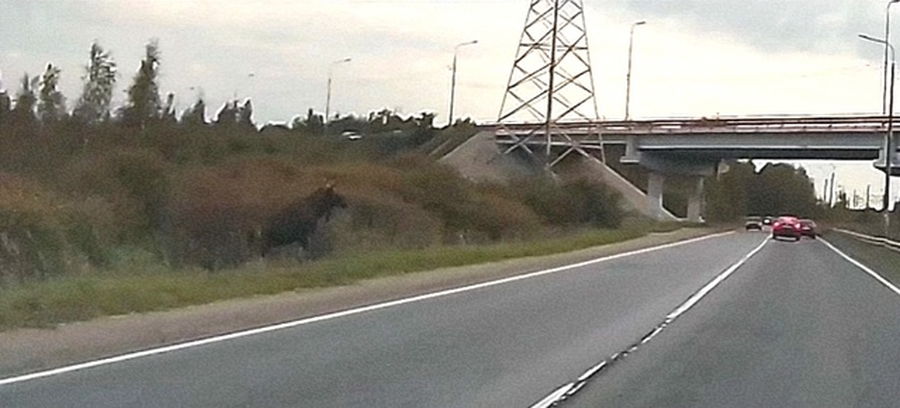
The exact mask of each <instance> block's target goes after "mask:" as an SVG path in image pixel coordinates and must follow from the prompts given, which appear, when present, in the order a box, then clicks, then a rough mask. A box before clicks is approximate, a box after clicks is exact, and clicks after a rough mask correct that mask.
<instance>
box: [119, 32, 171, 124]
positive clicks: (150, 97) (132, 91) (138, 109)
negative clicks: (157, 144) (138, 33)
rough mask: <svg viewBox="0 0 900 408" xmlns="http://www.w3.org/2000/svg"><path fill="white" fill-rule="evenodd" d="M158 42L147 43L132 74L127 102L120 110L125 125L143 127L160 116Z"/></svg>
mask: <svg viewBox="0 0 900 408" xmlns="http://www.w3.org/2000/svg"><path fill="white" fill-rule="evenodd" d="M158 76H159V44H158V42H157V41H156V40H151V41H150V43H148V44H147V47H146V53H145V55H144V59H143V60H142V61H141V66H140V68H138V72H137V74H135V76H134V83H133V84H132V85H131V87H130V88H128V102H127V104H126V105H125V108H124V109H123V111H122V119H123V122H124V123H125V125H126V126H137V127H142V128H143V127H145V126H146V125H147V123H148V122H151V121H153V120H155V119H159V117H160V109H161V105H162V104H161V103H160V100H159V85H158V84H157V83H156V81H157V77H158Z"/></svg>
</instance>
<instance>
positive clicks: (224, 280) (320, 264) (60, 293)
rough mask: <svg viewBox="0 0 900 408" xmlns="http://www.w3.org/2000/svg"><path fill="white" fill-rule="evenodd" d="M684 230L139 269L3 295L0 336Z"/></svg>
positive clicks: (642, 227) (637, 229)
mask: <svg viewBox="0 0 900 408" xmlns="http://www.w3.org/2000/svg"><path fill="white" fill-rule="evenodd" d="M682 226H683V225H680V224H665V225H660V224H650V225H648V224H634V225H630V226H629V227H628V228H623V229H618V230H591V231H585V232H581V233H577V234H571V235H565V236H561V237H556V238H551V239H547V240H541V241H534V242H519V243H502V244H494V245H483V246H451V247H441V248H433V249H426V250H393V251H379V252H370V253H362V254H350V255H346V256H343V257H340V258H335V259H328V260H323V261H317V262H307V263H302V264H296V263H279V262H270V263H269V264H268V266H263V263H261V262H254V263H250V264H247V265H245V266H243V267H241V268H240V269H235V270H228V271H219V272H215V273H212V272H208V271H205V270H180V271H169V270H164V269H161V268H160V267H159V266H158V265H154V264H143V265H140V264H136V265H132V267H130V268H127V270H126V269H124V268H119V269H117V270H114V271H97V272H92V273H88V274H84V275H81V276H74V277H61V278H56V279H53V280H48V281H43V282H32V283H25V284H19V285H14V286H10V287H6V288H2V289H0V330H9V329H13V328H19V327H50V326H53V325H56V324H59V323H65V322H73V321H83V320H89V319H92V318H96V317H100V316H112V315H123V314H129V313H143V312H150V311H158V310H165V309H172V308H178V307H184V306H188V305H197V304H204V303H210V302H214V301H218V300H225V299H233V298H240V297H249V296H253V295H269V294H276V293H282V292H289V291H295V290H298V289H303V288H316V287H326V286H337V285H347V284H351V283H353V282H356V281H358V280H361V279H366V278H373V277H378V276H386V275H393V274H403V273H410V272H416V271H424V270H431V269H436V268H442V267H452V266H462V265H471V264H478V263H484V262H490V261H499V260H504V259H511V258H521V257H528V256H539V255H548V254H553V253H561V252H567V251H573V250H577V249H583V248H588V247H593V246H598V245H605V244H610V243H615V242H621V241H625V240H629V239H633V238H637V237H640V236H642V235H645V234H646V233H647V232H661V231H672V230H675V229H678V228H680V227H682Z"/></svg>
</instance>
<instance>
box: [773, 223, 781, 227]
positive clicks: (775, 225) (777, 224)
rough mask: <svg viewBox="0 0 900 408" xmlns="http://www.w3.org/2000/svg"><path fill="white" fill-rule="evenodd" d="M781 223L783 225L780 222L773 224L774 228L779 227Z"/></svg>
mask: <svg viewBox="0 0 900 408" xmlns="http://www.w3.org/2000/svg"><path fill="white" fill-rule="evenodd" d="M779 225H781V223H780V222H775V223H773V224H772V228H778V226H779Z"/></svg>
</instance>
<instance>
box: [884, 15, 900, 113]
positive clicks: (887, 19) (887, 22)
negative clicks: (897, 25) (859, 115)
mask: <svg viewBox="0 0 900 408" xmlns="http://www.w3.org/2000/svg"><path fill="white" fill-rule="evenodd" d="M897 2H900V0H890V1H888V3H887V7H885V11H884V41H885V45H884V69H883V71H882V82H881V113H882V114H885V113H887V103H888V101H887V99H888V98H887V88H888V46H887V43H889V42H891V5H893V4H894V3H897Z"/></svg>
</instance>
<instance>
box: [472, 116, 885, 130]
mask: <svg viewBox="0 0 900 408" xmlns="http://www.w3.org/2000/svg"><path fill="white" fill-rule="evenodd" d="M887 120H888V118H887V117H886V116H883V115H857V116H774V117H744V118H741V117H726V118H698V119H651V120H634V121H622V120H617V121H604V120H598V121H572V122H558V123H555V124H554V125H553V126H554V128H555V129H558V130H560V131H563V132H572V133H578V134H584V133H597V132H599V133H600V134H635V135H645V134H685V133H721V132H727V133H782V132H783V133H831V132H835V133H867V134H871V133H877V132H885V131H887ZM481 127H483V128H495V129H497V131H498V134H502V133H503V132H508V133H510V134H519V135H520V134H523V133H524V132H528V133H530V134H535V135H538V134H544V133H545V129H544V128H543V125H541V124H534V123H485V124H483V125H481Z"/></svg>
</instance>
